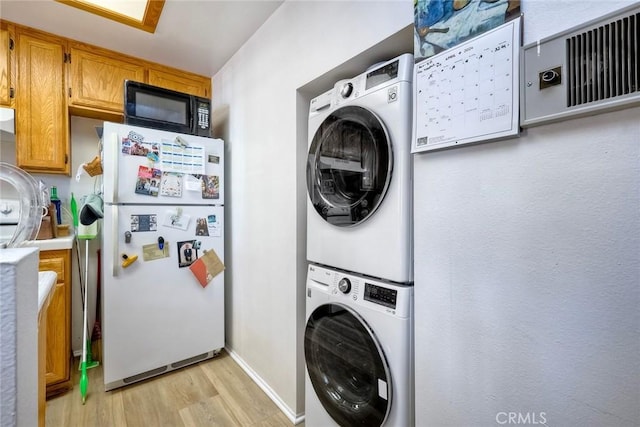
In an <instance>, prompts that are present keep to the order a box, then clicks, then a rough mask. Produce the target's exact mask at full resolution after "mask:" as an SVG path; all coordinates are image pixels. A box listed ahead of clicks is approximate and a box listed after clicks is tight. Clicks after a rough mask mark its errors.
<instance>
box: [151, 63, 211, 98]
mask: <svg viewBox="0 0 640 427" xmlns="http://www.w3.org/2000/svg"><path fill="white" fill-rule="evenodd" d="M149 84H150V85H153V86H159V87H163V88H165V89H171V90H175V91H177V92H184V93H188V94H189V95H196V96H200V97H202V98H209V97H210V96H211V79H208V78H206V77H202V76H197V75H195V74H190V73H186V72H180V71H178V70H175V71H174V70H169V69H160V68H150V69H149Z"/></svg>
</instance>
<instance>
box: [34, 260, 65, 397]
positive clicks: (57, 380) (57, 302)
mask: <svg viewBox="0 0 640 427" xmlns="http://www.w3.org/2000/svg"><path fill="white" fill-rule="evenodd" d="M39 270H40V271H47V270H49V271H55V272H56V273H57V274H58V280H57V282H56V284H55V287H54V289H53V290H52V294H51V299H50V302H49V308H48V310H47V321H46V322H47V323H46V334H47V338H46V339H47V351H46V375H45V380H46V383H47V395H48V396H50V395H52V394H56V393H57V392H60V391H62V390H66V389H68V388H69V387H71V383H70V380H71V371H70V359H71V251H70V250H56V251H43V252H40V268H39Z"/></svg>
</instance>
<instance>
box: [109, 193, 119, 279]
mask: <svg viewBox="0 0 640 427" xmlns="http://www.w3.org/2000/svg"><path fill="white" fill-rule="evenodd" d="M111 232H112V235H111V238H112V239H113V245H112V248H113V256H112V257H111V262H112V264H113V265H112V266H111V268H112V276H113V277H116V276H117V275H118V260H119V259H120V254H119V252H120V251H119V244H118V242H119V241H118V238H119V236H118V206H116V205H111Z"/></svg>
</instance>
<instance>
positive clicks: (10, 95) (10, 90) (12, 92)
mask: <svg viewBox="0 0 640 427" xmlns="http://www.w3.org/2000/svg"><path fill="white" fill-rule="evenodd" d="M15 96H16V91H15V89H14V88H10V89H9V98H13V97H15Z"/></svg>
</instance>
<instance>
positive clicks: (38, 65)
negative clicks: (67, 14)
mask: <svg viewBox="0 0 640 427" xmlns="http://www.w3.org/2000/svg"><path fill="white" fill-rule="evenodd" d="M16 39H17V41H16V45H17V46H16V49H17V51H18V52H19V55H18V71H17V90H16V104H15V105H16V163H17V166H18V167H21V168H23V169H25V170H27V171H29V172H46V173H55V174H66V175H70V173H71V168H70V158H69V157H70V143H69V116H68V111H67V102H66V96H65V77H66V74H65V64H64V58H65V48H66V40H65V39H62V38H59V37H54V36H52V35H50V34H47V33H40V32H35V31H33V30H28V31H25V30H24V29H22V28H20V27H18V28H16Z"/></svg>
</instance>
